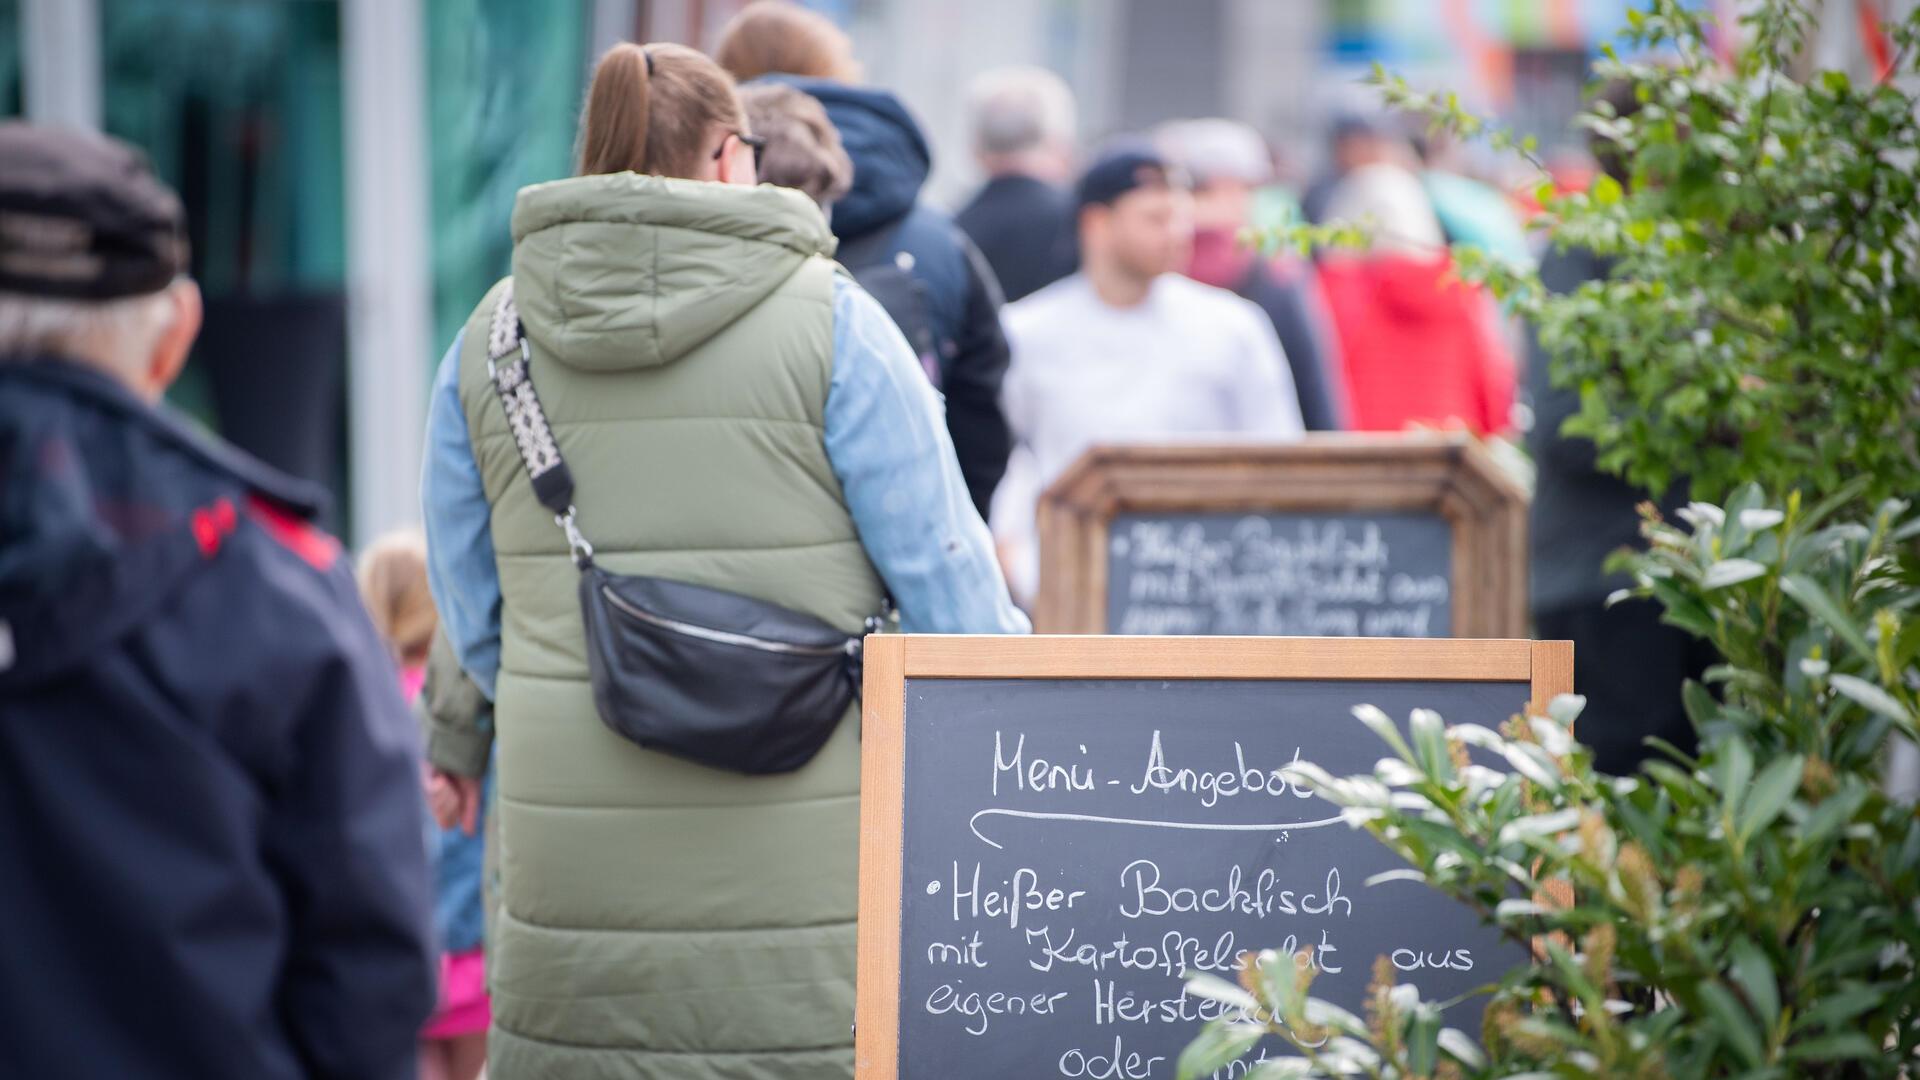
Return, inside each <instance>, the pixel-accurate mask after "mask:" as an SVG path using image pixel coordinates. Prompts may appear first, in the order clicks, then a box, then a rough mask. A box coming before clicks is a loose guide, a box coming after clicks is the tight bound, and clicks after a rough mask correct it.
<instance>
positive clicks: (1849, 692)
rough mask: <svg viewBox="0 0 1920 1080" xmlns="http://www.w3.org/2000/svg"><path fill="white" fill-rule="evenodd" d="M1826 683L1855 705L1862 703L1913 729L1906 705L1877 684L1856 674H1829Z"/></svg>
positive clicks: (1903, 726)
mask: <svg viewBox="0 0 1920 1080" xmlns="http://www.w3.org/2000/svg"><path fill="white" fill-rule="evenodd" d="M1827 683H1828V685H1830V686H1832V687H1833V688H1834V690H1836V691H1838V692H1839V693H1840V694H1841V696H1843V697H1846V698H1848V699H1850V700H1852V701H1853V702H1854V703H1855V704H1856V705H1864V706H1866V707H1867V708H1869V709H1872V710H1873V711H1874V712H1877V713H1879V714H1880V715H1881V716H1884V717H1886V718H1887V719H1889V720H1892V721H1893V722H1894V723H1896V724H1899V725H1900V726H1901V727H1902V728H1905V729H1906V730H1907V731H1909V732H1911V731H1912V730H1913V729H1914V724H1913V714H1912V713H1910V712H1908V711H1907V707H1906V706H1905V705H1902V704H1900V702H1899V700H1898V699H1896V698H1895V697H1894V696H1893V695H1892V694H1889V693H1887V692H1886V691H1885V690H1882V689H1881V688H1880V687H1879V686H1878V685H1876V684H1874V683H1871V682H1868V681H1867V680H1865V679H1862V678H1860V677H1859V676H1857V675H1830V676H1828V677H1827Z"/></svg>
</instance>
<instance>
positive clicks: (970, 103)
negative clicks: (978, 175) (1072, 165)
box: [967, 67, 1077, 155]
mask: <svg viewBox="0 0 1920 1080" xmlns="http://www.w3.org/2000/svg"><path fill="white" fill-rule="evenodd" d="M967 111H968V113H969V115H970V116H971V118H972V126H973V148H974V150H975V151H977V152H978V153H981V154H988V155H996V154H1019V153H1024V152H1026V151H1028V150H1033V149H1036V148H1038V147H1040V146H1042V145H1044V144H1045V143H1047V142H1048V141H1049V140H1060V141H1064V142H1071V141H1073V137H1074V127H1075V124H1076V123H1077V120H1076V118H1075V116H1074V104H1073V91H1072V90H1069V89H1068V88H1067V84H1066V80H1064V79H1062V78H1061V77H1060V76H1058V75H1055V74H1054V73H1053V72H1051V71H1048V70H1047V69H1046V68H1041V67H1006V68H995V69H994V70H992V71H988V72H985V73H983V74H981V75H980V76H979V77H977V78H975V79H974V80H973V83H972V85H970V86H969V87H968V88H967Z"/></svg>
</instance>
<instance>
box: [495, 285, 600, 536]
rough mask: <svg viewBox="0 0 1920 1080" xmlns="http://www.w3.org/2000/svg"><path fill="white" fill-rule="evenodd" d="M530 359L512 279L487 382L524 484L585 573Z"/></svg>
mask: <svg viewBox="0 0 1920 1080" xmlns="http://www.w3.org/2000/svg"><path fill="white" fill-rule="evenodd" d="M532 359H533V354H532V352H531V351H530V350H529V349H528V347H527V337H526V331H525V328H524V327H522V326H521V325H520V310H519V308H518V307H516V306H515V305H514V302H513V279H512V278H508V279H507V281H506V284H505V285H503V286H502V287H501V289H500V298H499V300H498V301H497V302H495V304H494V308H493V320H492V322H491V323H490V324H489V325H488V328H487V378H488V380H490V381H491V382H492V383H493V389H494V392H495V393H496V394H498V395H499V397H500V407H501V409H502V410H504V411H505V412H506V414H507V427H508V428H509V429H510V430H511V431H512V432H513V445H514V447H515V448H516V449H518V450H519V451H520V463H521V464H523V465H525V466H526V468H527V479H528V480H529V481H530V482H531V483H532V484H533V497H534V498H535V499H538V500H539V501H540V505H541V506H544V507H546V508H547V509H548V510H549V511H551V512H552V513H553V521H554V524H556V525H558V526H560V529H561V531H563V532H565V533H566V534H567V550H568V551H569V552H570V553H571V554H572V556H573V561H574V564H575V565H577V566H579V567H580V568H581V569H585V568H587V567H588V566H591V565H592V564H593V545H592V544H589V543H587V539H586V537H584V536H582V535H581V534H580V529H579V526H577V525H576V524H575V523H574V508H573V470H571V469H569V468H567V460H566V458H564V457H561V456H560V444H559V443H558V442H556V441H555V440H554V437H553V428H552V426H551V425H550V424H548V423H547V413H546V410H545V409H542V408H541V407H540V396H539V395H538V394H536V393H534V390H533V372H532V371H531V369H530V366H529V365H530V364H531V362H532Z"/></svg>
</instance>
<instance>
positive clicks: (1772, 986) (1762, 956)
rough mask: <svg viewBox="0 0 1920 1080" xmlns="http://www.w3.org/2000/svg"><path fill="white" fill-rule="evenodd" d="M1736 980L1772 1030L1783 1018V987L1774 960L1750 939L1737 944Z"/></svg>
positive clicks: (1734, 977) (1734, 946) (1734, 948)
mask: <svg viewBox="0 0 1920 1080" xmlns="http://www.w3.org/2000/svg"><path fill="white" fill-rule="evenodd" d="M1732 974H1733V981H1734V982H1735V983H1736V984H1737V985H1738V986H1739V987H1740V989H1741V990H1743V991H1745V992H1746V995H1747V1001H1748V1003H1750V1004H1751V1005H1752V1006H1753V1008H1754V1011H1755V1012H1757V1013H1759V1014H1760V1023H1761V1025H1762V1026H1763V1027H1765V1028H1768V1029H1771V1028H1772V1027H1773V1025H1774V1024H1775V1023H1777V1022H1778V1021H1779V1019H1780V987H1779V984H1778V983H1777V982H1775V981H1774V977H1773V963H1772V962H1771V961H1769V960H1768V959H1767V954H1766V953H1765V952H1764V951H1763V950H1762V949H1761V948H1760V946H1758V945H1756V944H1754V943H1753V942H1752V941H1749V940H1744V939H1743V940H1740V941H1736V942H1734V943H1733V970H1732Z"/></svg>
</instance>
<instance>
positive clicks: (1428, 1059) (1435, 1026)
mask: <svg viewBox="0 0 1920 1080" xmlns="http://www.w3.org/2000/svg"><path fill="white" fill-rule="evenodd" d="M1406 1038H1407V1042H1406V1046H1407V1064H1408V1065H1409V1066H1411V1067H1412V1070H1413V1075H1415V1076H1432V1075H1433V1070H1434V1067H1435V1066H1437V1065H1439V1064H1440V1010H1438V1009H1436V1008H1434V1007H1433V1006H1431V1005H1428V1004H1425V1003H1422V1004H1421V1005H1420V1007H1419V1008H1418V1009H1416V1010H1415V1011H1414V1014H1413V1020H1412V1022H1410V1023H1409V1024H1407V1032H1406Z"/></svg>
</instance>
